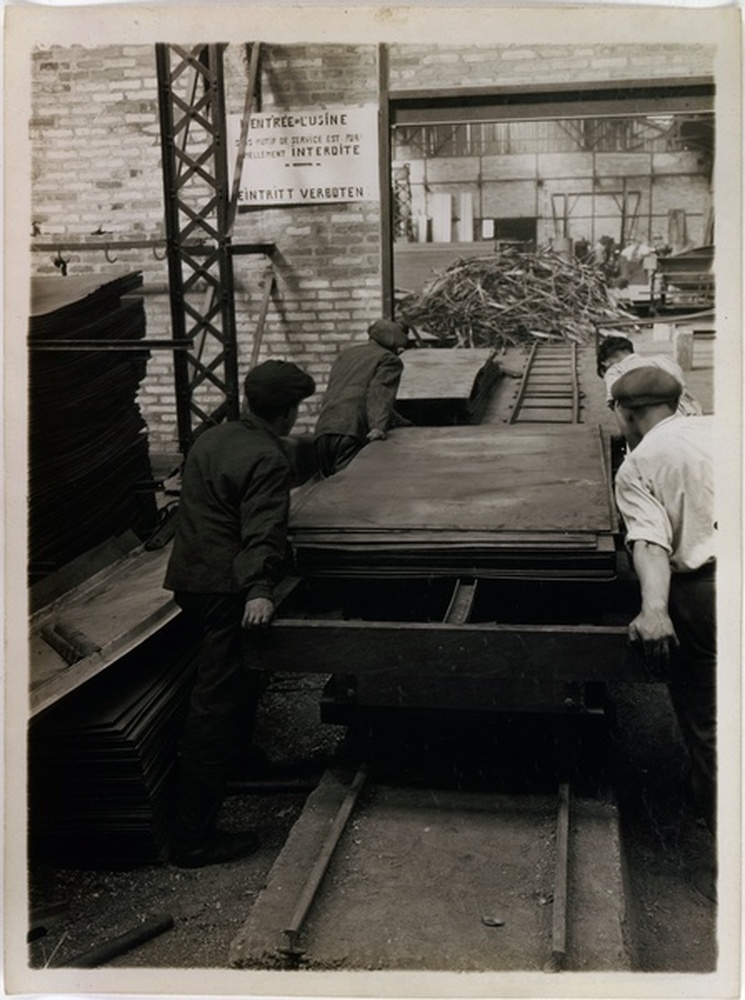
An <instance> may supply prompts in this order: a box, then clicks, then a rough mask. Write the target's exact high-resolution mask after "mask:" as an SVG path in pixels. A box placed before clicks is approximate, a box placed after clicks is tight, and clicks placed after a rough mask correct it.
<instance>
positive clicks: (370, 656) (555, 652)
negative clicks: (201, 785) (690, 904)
mask: <svg viewBox="0 0 745 1000" xmlns="http://www.w3.org/2000/svg"><path fill="white" fill-rule="evenodd" d="M249 641H250V645H251V657H252V662H253V664H254V665H255V666H256V667H258V668H259V669H262V670H269V671H282V672H287V673H310V674H314V673H318V674H333V673H339V674H348V675H349V674H352V675H353V674H373V675H374V674H383V673H387V672H390V671H392V670H400V671H401V672H402V673H405V674H408V675H416V674H422V675H424V676H436V675H439V676H446V677H454V676H461V677H469V678H488V679H490V680H492V681H495V682H498V681H500V680H502V679H505V680H507V679H510V678H514V677H516V676H517V677H530V676H534V677H536V678H545V679H552V680H560V679H563V680H568V679H571V680H582V681H600V682H605V681H610V680H627V681H641V680H650V678H649V676H648V675H647V672H646V670H645V668H644V665H643V663H642V660H641V658H640V657H639V656H638V655H637V653H636V651H635V650H634V649H633V648H631V647H630V646H629V643H628V634H627V630H626V628H625V627H620V626H618V627H617V626H603V625H596V626H592V625H586V626H569V625H492V624H488V623H487V624H476V625H473V624H466V625H449V624H446V623H421V622H410V623H396V624H395V625H393V624H391V623H389V622H362V621H344V622H338V621H334V622H329V621H304V620H301V619H288V620H281V619H280V620H278V621H276V622H275V623H274V625H273V626H272V627H271V629H269V630H267V632H266V633H262V634H261V635H260V636H254V635H253V634H249Z"/></svg>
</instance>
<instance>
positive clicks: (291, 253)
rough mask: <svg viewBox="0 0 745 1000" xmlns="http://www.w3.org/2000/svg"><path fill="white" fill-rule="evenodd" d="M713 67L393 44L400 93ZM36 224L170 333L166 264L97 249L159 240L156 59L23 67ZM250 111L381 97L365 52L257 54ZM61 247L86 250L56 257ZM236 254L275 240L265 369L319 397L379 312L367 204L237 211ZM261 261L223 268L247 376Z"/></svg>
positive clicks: (151, 376)
mask: <svg viewBox="0 0 745 1000" xmlns="http://www.w3.org/2000/svg"><path fill="white" fill-rule="evenodd" d="M712 59H713V54H712V52H711V50H710V49H708V48H705V47H698V46H680V45H667V46H666V45H654V46H649V47H647V48H646V49H645V48H644V47H643V46H639V45H634V46H621V45H619V46H612V45H600V46H587V45H584V46H582V45H575V46H572V45H557V46H525V45H521V46H503V47H499V46H493V45H492V46H489V47H488V48H487V47H484V48H478V47H473V46H470V47H461V48H453V49H449V48H443V47H433V46H400V45H392V46H391V47H390V73H391V79H390V85H391V88H392V89H396V88H411V87H417V88H426V87H436V88H448V87H457V86H489V85H495V86H499V85H504V84H510V85H514V84H516V83H520V82H522V81H524V82H525V83H530V84H536V83H548V84H550V83H554V82H561V83H564V82H566V81H567V80H572V81H577V82H579V81H583V82H584V81H587V82H592V81H593V80H608V79H618V80H623V79H639V78H642V79H652V78H655V79H659V78H664V77H677V76H681V77H685V76H696V75H706V74H709V73H711V72H712ZM225 77H226V100H227V108H228V112H229V113H240V112H241V111H242V109H243V103H244V98H245V88H246V80H247V70H246V55H245V50H244V46H243V45H240V44H234V45H230V46H229V47H228V50H227V52H226V56H225ZM32 88H33V89H32V115H33V117H32V118H31V120H30V122H29V128H30V136H31V141H32V157H33V160H32V202H33V204H32V223H33V231H34V233H36V234H37V235H36V237H35V240H34V242H35V243H37V244H38V243H58V244H59V251H60V252H61V254H62V256H63V257H65V258H66V259H67V260H68V265H67V267H68V273H70V274H82V273H86V272H90V273H100V274H101V275H102V276H105V275H112V276H113V275H114V274H119V273H121V272H122V271H129V270H140V271H142V272H143V277H144V283H145V284H144V292H145V300H146V309H147V323H148V335H149V336H151V337H164V336H166V337H167V336H170V312H169V301H168V295H167V271H166V265H165V263H164V262H162V261H158V260H157V259H156V258H155V256H154V255H153V254H152V253H150V252H149V251H143V250H130V251H122V252H119V253H117V254H116V260H115V261H113V262H112V261H109V260H107V259H106V256H105V254H104V252H103V250H102V249H101V248H102V247H105V244H106V241H107V238H108V239H109V240H111V241H114V240H124V239H127V238H134V239H138V238H139V239H147V238H160V237H162V236H163V232H164V230H163V191H162V179H161V171H160V140H159V120H158V102H157V89H156V72H155V56H154V48H153V47H152V46H145V45H134V46H127V45H123V46H105V47H98V48H95V49H85V48H83V47H80V46H71V47H65V48H61V47H51V48H45V49H43V50H38V51H36V52H35V53H34V55H33V72H32ZM260 92H261V101H262V105H261V107H262V110H270V109H292V110H300V109H303V108H313V109H317V108H320V107H329V106H337V105H344V104H347V105H349V106H354V107H356V106H360V105H369V104H374V103H375V102H376V100H377V53H376V45H374V44H369V45H347V44H345V45H341V44H334V45H289V46H287V45H283V46H280V45H267V46H263V47H262V72H261V80H260ZM65 240H68V241H69V242H71V243H72V242H76V243H77V242H80V241H84V242H86V243H89V244H90V245H91V246H92V247H96V248H97V249H96V250H85V251H76V252H73V251H67V250H65ZM234 240H235V242H273V243H275V244H276V246H277V249H278V253H277V257H276V262H275V263H276V288H275V292H274V295H273V297H272V302H271V305H270V308H269V312H268V315H267V322H266V327H265V333H264V339H263V342H262V351H261V356H260V357H261V359H264V358H266V357H270V356H271V357H285V358H290V359H292V360H294V361H296V362H297V363H298V364H301V365H303V366H304V367H306V368H307V369H308V370H309V371H310V372H311V373H312V374H313V375H314V377H315V378H316V380H317V382H318V385H319V390H321V391H322V389H323V387H324V385H325V381H326V377H327V374H328V371H329V368H330V366H331V363H332V362H333V359H334V357H335V355H336V353H337V351H338V350H339V348H340V347H342V346H344V345H346V344H348V343H349V342H350V340H352V339H362V340H364V339H365V336H366V335H365V330H366V327H367V325H368V323H369V322H370V321H371V320H372V319H373V318H375V316H377V315H378V314H379V312H380V308H381V279H380V274H381V269H380V211H379V205H378V204H377V203H371V202H362V203H349V204H336V205H323V204H320V205H310V206H297V207H291V208H287V207H278V208H273V209H260V210H252V211H250V212H239V214H238V217H237V220H236V226H235V232H234ZM56 257H57V251H54V252H49V251H45V252H38V253H34V255H33V265H34V270H35V271H36V272H37V273H57V269H56V268H55V266H54V263H53V261H54V259H55V258H56ZM265 265H266V261H265V260H264V259H263V258H259V257H254V256H252V257H237V258H235V260H234V269H235V287H236V317H237V328H238V348H239V371H240V374H241V376H242V375H243V374H245V370H246V365H247V360H248V358H249V356H250V353H251V347H252V338H253V331H254V329H255V325H256V320H257V317H258V314H259V308H260V304H261V300H262V295H263V288H262V283H261V282H262V276H263V273H264V267H265ZM319 399H320V392H319V393H318V394H317V395H316V397H314V398H313V399H311V400H309V401H308V402H307V403H306V404H304V406H303V409H302V410H301V415H300V419H299V421H298V427H297V429H298V430H300V431H306V430H310V429H311V428H312V425H313V421H314V417H315V413H316V410H317V406H318V402H319ZM140 406H141V408H142V411H143V413H144V415H145V418H146V420H147V422H148V426H149V432H150V442H151V449H152V450H153V451H154V452H173V451H176V450H177V434H176V415H175V404H174V386H173V374H172V366H171V358H170V354H169V353H167V352H158V353H154V354H153V356H152V358H151V360H150V362H149V364H148V374H147V378H146V379H145V381H144V383H143V386H142V390H141V394H140Z"/></svg>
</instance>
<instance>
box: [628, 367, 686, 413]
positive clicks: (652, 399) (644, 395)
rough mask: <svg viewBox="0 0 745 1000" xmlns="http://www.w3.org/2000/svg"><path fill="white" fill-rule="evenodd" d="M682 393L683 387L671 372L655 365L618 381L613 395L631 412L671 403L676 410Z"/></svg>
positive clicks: (630, 373) (634, 371)
mask: <svg viewBox="0 0 745 1000" xmlns="http://www.w3.org/2000/svg"><path fill="white" fill-rule="evenodd" d="M682 391H683V386H682V385H681V384H680V382H679V381H678V380H677V379H676V378H675V377H674V376H673V375H671V374H670V372H666V371H665V370H664V368H657V367H656V366H653V365H643V366H641V367H639V368H632V370H631V371H628V372H626V374H625V375H622V376H621V377H620V378H618V379H616V381H615V382H614V383H613V387H612V389H611V395H612V396H613V399H614V400H616V402H618V403H620V404H621V405H622V406H627V407H628V408H629V409H630V410H634V409H638V408H639V407H642V406H656V405H657V404H659V403H669V404H670V406H672V407H673V409H674V408H675V407H676V406H677V404H678V399H679V398H680V394H681V392H682Z"/></svg>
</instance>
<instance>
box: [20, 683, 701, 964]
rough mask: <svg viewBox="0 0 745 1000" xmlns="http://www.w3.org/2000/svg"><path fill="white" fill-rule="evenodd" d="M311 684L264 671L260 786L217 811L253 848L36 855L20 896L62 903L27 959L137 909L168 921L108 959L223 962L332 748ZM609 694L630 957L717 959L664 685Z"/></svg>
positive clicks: (69, 960)
mask: <svg viewBox="0 0 745 1000" xmlns="http://www.w3.org/2000/svg"><path fill="white" fill-rule="evenodd" d="M320 694H321V679H320V678H307V677H306V678H303V677H300V678H298V677H297V676H285V675H277V676H276V677H275V678H274V680H273V681H272V683H271V684H270V687H269V689H268V690H267V692H266V693H265V695H264V698H263V700H262V703H261V705H260V709H259V716H258V722H257V729H256V732H255V737H254V743H253V747H254V755H255V757H254V759H255V764H254V767H253V771H254V774H255V775H256V778H257V779H260V781H263V782H265V785H264V788H263V789H262V790H256V789H255V788H254V789H253V790H250V791H249V790H245V789H244V790H243V791H241V790H239V789H240V784H239V783H237V784H236V785H235V786H234V794H231V795H230V797H229V798H228V799H227V801H226V803H225V807H224V810H223V813H222V815H221V825H222V826H224V827H225V828H226V829H243V828H247V827H251V828H255V829H257V830H258V832H259V834H260V836H261V841H262V847H261V849H260V851H259V852H258V853H257V854H256V855H254V856H253V857H251V858H250V859H247V860H245V861H242V862H236V863H232V864H227V865H223V866H217V867H211V868H205V869H201V870H194V871H188V870H180V869H177V868H173V867H170V866H168V865H153V866H147V867H142V868H139V869H136V870H131V871H118V872H117V871H80V870H59V869H45V868H44V867H43V866H37V867H35V868H34V870H33V871H32V873H31V880H30V884H31V904H32V907H44V906H46V907H48V906H50V905H52V904H55V903H61V904H63V905H64V908H63V909H62V910H61V912H59V913H58V914H56V915H52V916H50V917H49V919H48V920H46V921H45V922H44V926H45V928H46V933H45V934H43V936H39V937H38V938H37V939H36V940H34V941H32V942H31V943H30V944H29V962H30V965H31V967H33V968H37V969H39V968H60V967H61V968H64V967H66V966H70V965H73V964H74V963H75V962H76V960H77V959H78V958H79V957H80V956H83V955H85V954H86V953H87V952H90V951H91V950H92V949H94V948H96V947H98V946H99V945H100V944H102V943H104V942H107V941H110V940H112V939H113V938H115V937H117V936H118V935H121V934H124V933H126V932H128V931H130V930H132V929H134V928H136V927H138V926H139V925H141V923H142V922H143V921H145V920H146V919H148V918H149V917H152V916H153V915H168V916H170V917H171V918H172V920H173V925H172V927H170V928H169V929H167V930H164V931H163V932H162V933H160V934H158V935H157V936H155V937H153V938H152V939H151V940H149V941H147V942H146V943H143V944H140V945H139V946H137V947H136V948H134V949H132V950H130V951H128V952H126V953H124V954H121V955H119V956H118V957H115V958H113V959H112V960H111V961H109V962H107V963H106V964H107V966H108V967H110V968H173V969H205V968H218V969H219V968H227V966H228V953H229V949H230V946H231V943H232V942H233V940H234V938H235V937H236V935H237V934H238V933H239V931H240V930H241V928H242V926H243V925H244V923H245V922H246V920H247V918H248V915H249V913H250V911H251V907H252V905H253V903H254V902H255V900H256V898H257V896H258V894H259V893H260V892H261V890H262V888H263V886H264V885H265V883H266V880H267V877H268V875H269V872H270V870H271V867H272V865H273V863H274V861H275V858H276V857H277V855H278V853H279V851H280V850H281V848H282V846H283V844H284V842H285V840H286V838H287V836H288V834H289V833H290V830H291V828H292V826H293V824H294V823H295V821H296V820H297V818H298V817H299V815H300V813H301V811H302V808H303V804H304V802H305V800H306V797H307V795H308V793H309V791H310V790H311V788H312V787H314V785H315V783H316V782H317V780H318V779H319V778H320V776H321V774H322V773H323V771H324V769H325V767H326V766H327V765H328V764H329V763H332V762H333V761H334V759H335V757H336V756H337V754H338V751H339V749H340V747H341V746H342V737H343V733H344V730H343V728H342V727H339V726H329V725H320V724H319V722H318V718H319V712H318V700H319V697H320ZM614 703H615V706H616V713H617V726H616V727H615V735H614V749H615V754H614V756H615V758H616V760H615V763H614V767H615V768H616V769H617V771H616V773H617V774H618V775H619V776H620V783H619V785H618V789H619V804H620V809H621V815H622V819H623V823H622V826H623V834H624V838H623V841H624V850H625V853H626V857H627V861H628V873H629V880H630V889H631V892H630V896H631V898H633V900H634V907H633V909H634V912H633V924H634V935H633V939H634V952H635V954H634V962H635V967H636V968H637V969H638V970H640V971H646V972H670V971H672V972H697V973H705V972H711V971H712V970H714V969H715V968H716V962H717V945H716V928H715V922H716V906H715V905H714V904H713V903H711V902H710V901H709V900H707V899H706V898H705V897H704V896H702V895H701V894H700V893H699V892H698V891H697V890H696V888H695V885H694V881H693V875H694V872H695V870H696V869H697V868H698V867H699V866H700V865H701V864H702V863H705V862H707V861H710V860H711V854H712V849H711V844H710V839H709V836H708V834H707V832H706V831H705V830H704V829H703V828H702V826H701V825H700V823H699V822H698V821H697V818H696V816H695V813H694V812H693V811H692V810H691V808H690V807H689V806H688V804H687V803H686V801H685V797H684V793H683V787H684V781H683V779H684V775H685V767H686V760H685V754H684V751H683V748H682V746H681V744H680V741H679V738H678V735H677V730H676V726H675V720H674V717H673V715H672V712H671V710H670V706H669V703H668V701H667V696H666V692H665V689H664V688H662V687H660V686H659V685H645V686H641V687H636V686H629V687H628V689H624V688H619V689H618V690H617V691H616V692H615V697H614ZM246 787H247V786H246ZM384 898H385V897H383V899H384ZM376 905H377V904H376V898H375V896H372V895H371V897H370V899H369V906H370V907H371V918H375V919H384V915H379V914H375V913H374V912H373V911H374V908H375V906H376ZM455 965H456V966H457V962H456V963H455Z"/></svg>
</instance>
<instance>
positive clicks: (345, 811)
mask: <svg viewBox="0 0 745 1000" xmlns="http://www.w3.org/2000/svg"><path fill="white" fill-rule="evenodd" d="M366 778H367V765H366V764H361V765H360V768H359V770H358V771H357V774H356V775H355V776H354V780H353V781H352V784H351V785H350V786H349V791H348V792H347V794H346V797H345V798H344V801H343V802H342V804H341V806H340V807H339V811H338V813H337V814H336V817H335V819H334V822H333V824H332V825H331V829H330V830H329V832H328V835H327V836H326V840H325V841H324V843H323V846H322V847H321V850H320V852H319V854H318V857H317V858H316V861H315V864H314V865H313V868H312V869H311V872H310V874H309V875H308V879H307V881H306V883H305V886H304V888H303V891H302V892H301V893H300V898H299V899H298V901H297V904H296V906H295V911H294V913H293V915H292V918H291V920H290V922H289V924H288V926H287V927H286V928H285V929H284V930H283V931H282V934H283V936H284V938H285V939H286V941H285V942H284V943H282V944H281V945H280V948H279V951H280V952H281V953H282V954H284V955H287V956H288V957H290V958H299V957H300V956H301V955H302V954H303V949H302V948H300V947H299V938H300V932H301V930H302V927H303V924H304V922H305V918H306V917H307V916H308V913H309V912H310V909H311V907H312V906H313V902H314V900H315V898H316V894H317V892H318V890H319V888H320V886H321V883H322V882H323V878H324V876H325V874H326V872H327V870H328V867H329V864H330V863H331V858H332V856H333V853H334V851H335V850H336V846H337V844H338V843H339V840H340V839H341V835H342V833H343V832H344V828H345V827H346V825H347V821H348V820H349V817H350V816H351V815H352V810H353V809H354V807H355V805H356V803H357V799H358V797H359V794H360V791H361V790H362V786H363V785H364V783H365V779H366Z"/></svg>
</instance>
